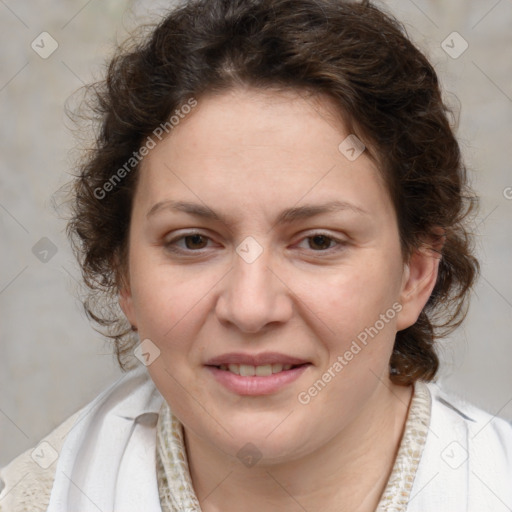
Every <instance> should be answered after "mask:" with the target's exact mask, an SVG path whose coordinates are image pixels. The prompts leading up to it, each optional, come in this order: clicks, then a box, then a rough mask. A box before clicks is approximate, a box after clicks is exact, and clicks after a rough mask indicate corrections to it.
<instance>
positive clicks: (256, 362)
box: [204, 352, 309, 378]
mask: <svg viewBox="0 0 512 512" xmlns="http://www.w3.org/2000/svg"><path fill="white" fill-rule="evenodd" d="M277 363H281V364H291V365H299V364H307V363H309V361H306V360H305V359H300V358H298V357H292V356H288V355H286V354H280V353H278V352H262V353H261V354H244V353H243V352H230V353H227V354H222V355H220V356H216V357H212V358H211V359H208V361H206V363H204V364H205V365H206V366H220V365H221V364H226V365H227V364H249V365H251V366H262V365H265V364H277ZM260 378H263V377H260Z"/></svg>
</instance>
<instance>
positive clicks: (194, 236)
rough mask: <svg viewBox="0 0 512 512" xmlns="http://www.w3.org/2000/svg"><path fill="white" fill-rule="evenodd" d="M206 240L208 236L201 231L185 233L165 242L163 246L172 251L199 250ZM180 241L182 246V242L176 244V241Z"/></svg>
mask: <svg viewBox="0 0 512 512" xmlns="http://www.w3.org/2000/svg"><path fill="white" fill-rule="evenodd" d="M208 240H210V238H209V237H207V236H205V235H203V234H202V233H196V232H191V233H185V234H182V235H180V236H177V237H175V238H173V239H171V240H169V241H168V242H166V243H165V248H166V249H168V250H170V251H173V252H199V250H201V249H205V248H206V244H207V241H208ZM182 241H183V242H184V246H183V244H182V245H181V246H180V245H178V242H182Z"/></svg>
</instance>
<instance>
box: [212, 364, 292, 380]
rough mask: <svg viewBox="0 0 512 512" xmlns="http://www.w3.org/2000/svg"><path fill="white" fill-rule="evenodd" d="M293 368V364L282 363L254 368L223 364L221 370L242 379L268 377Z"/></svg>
mask: <svg viewBox="0 0 512 512" xmlns="http://www.w3.org/2000/svg"><path fill="white" fill-rule="evenodd" d="M291 367H292V365H291V364H281V363H274V364H263V365H260V366H252V365H250V364H229V365H226V364H221V365H220V366H219V368H220V369H221V370H224V371H229V372H231V373H235V374H236V375H241V376H242V377H253V376H257V377H268V376H269V375H272V374H273V373H279V372H282V371H286V370H290V369H291Z"/></svg>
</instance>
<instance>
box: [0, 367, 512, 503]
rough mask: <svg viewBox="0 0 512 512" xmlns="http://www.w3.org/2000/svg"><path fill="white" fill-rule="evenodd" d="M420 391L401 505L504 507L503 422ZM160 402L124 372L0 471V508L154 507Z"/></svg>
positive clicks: (150, 388)
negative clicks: (425, 398) (422, 413)
mask: <svg viewBox="0 0 512 512" xmlns="http://www.w3.org/2000/svg"><path fill="white" fill-rule="evenodd" d="M428 389H429V390H430V393H431V396H432V411H431V422H430V429H429V434H428V436H427V441H426V444H425V448H424V451H423V455H422V457H421V460H420V463H419V466H418V470H417V473H416V477H415V480H414V484H413V488H412V491H411V494H410V500H409V504H408V507H407V512H463V511H464V512H487V511H491V512H506V511H512V425H510V424H509V423H507V422H506V421H504V420H502V419H499V418H496V417H493V416H491V415H490V414H488V413H486V412H483V411H481V410H479V409H477V408H475V407H473V406H471V405H469V404H466V403H463V402H461V401H459V400H457V399H455V398H453V397H448V396H446V395H445V394H444V393H443V392H442V391H441V390H440V389H439V387H438V386H437V385H435V384H428ZM162 401H163V398H162V396H161V395H160V393H159V392H158V390H157V389H156V388H155V385H154V384H153V381H152V380H151V379H150V377H149V375H148V373H147V370H146V368H145V367H140V368H138V369H136V370H133V371H131V372H129V373H127V374H125V375H124V376H123V377H122V378H121V379H120V380H119V381H118V382H116V383H115V384H114V385H113V386H111V387H110V388H109V389H107V390H105V391H104V392H103V393H102V394H101V395H99V396H98V397H97V398H96V399H95V400H93V401H92V402H91V403H89V404H88V405H87V406H85V407H84V408H83V409H81V410H80V411H78V412H77V413H76V414H74V415H73V416H71V417H70V418H69V419H68V420H66V422H64V423H63V424H62V425H60V426H59V427H58V428H57V429H56V430H54V431H53V432H52V433H51V434H50V435H49V436H47V437H46V438H45V439H43V441H41V443H39V445H38V446H37V447H36V448H35V449H32V450H28V451H27V452H25V453H23V454H22V455H20V456H19V457H17V458H16V459H14V460H13V461H12V462H11V463H10V464H9V465H8V466H6V467H5V468H3V469H1V470H0V489H1V487H2V486H1V482H2V481H3V483H4V487H3V489H1V492H0V511H1V512H28V511H30V512H37V511H44V510H47V511H48V512H75V511H79V512H97V511H98V510H101V511H103V512H111V511H112V512H113V511H116V512H118V511H119V512H120V511H122V512H140V511H144V512H161V507H160V501H159V495H158V486H157V480H156V471H155V443H156V423H157V420H158V414H159V410H160V406H161V405H162V403H163V402H162Z"/></svg>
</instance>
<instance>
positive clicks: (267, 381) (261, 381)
mask: <svg viewBox="0 0 512 512" xmlns="http://www.w3.org/2000/svg"><path fill="white" fill-rule="evenodd" d="M309 366H311V365H309V364H305V365H302V366H297V367H296V368H291V369H290V370H284V371H282V372H278V373H273V374H272V375H268V376H267V377H258V376H253V377H242V376H241V375H237V374H236V373H232V372H230V371H226V370H220V369H219V368H217V367H215V366H207V367H206V368H207V369H208V370H209V371H210V372H211V373H212V375H213V376H214V377H215V379H216V380H217V382H220V383H221V384H222V385H223V386H224V387H226V388H227V389H229V390H230V391H232V392H233V393H236V394H238V395H252V396H257V395H270V394H272V393H275V392H276V391H279V390H280V389H282V388H283V387H284V386H286V385H287V384H290V383H291V382H293V381H294V380H297V379H298V378H299V377H300V376H301V375H302V374H303V373H304V371H306V369H307V368H308V367H309Z"/></svg>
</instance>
